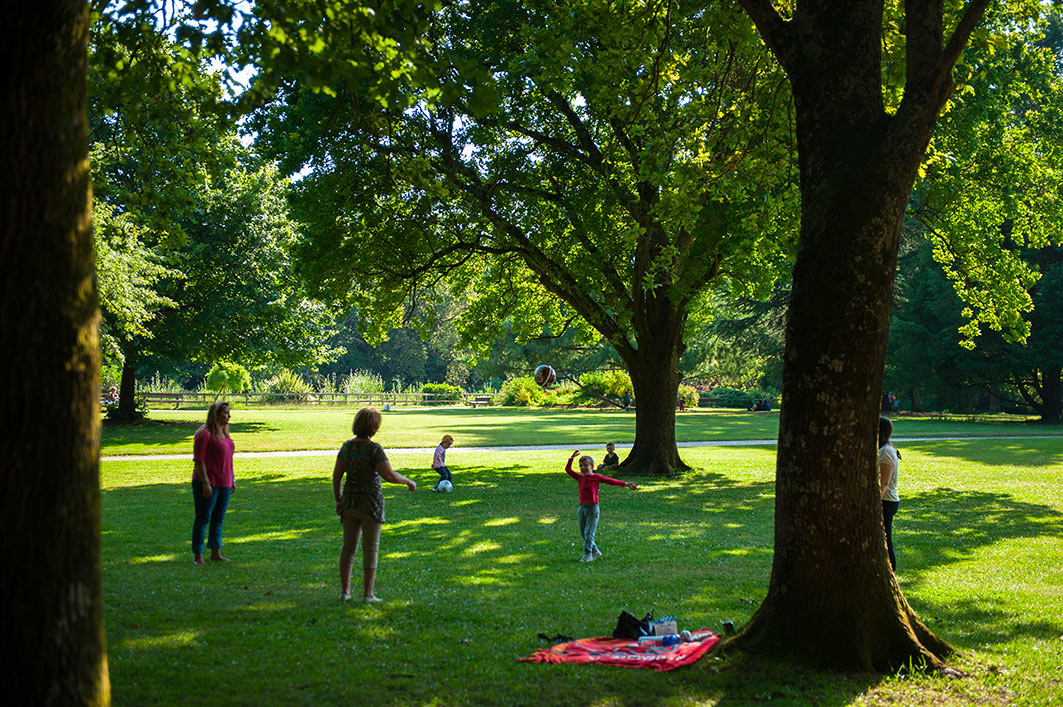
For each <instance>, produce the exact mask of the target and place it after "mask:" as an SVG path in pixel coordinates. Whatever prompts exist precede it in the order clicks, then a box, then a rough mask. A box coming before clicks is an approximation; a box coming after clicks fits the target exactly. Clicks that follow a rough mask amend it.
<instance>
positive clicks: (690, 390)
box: [676, 383, 701, 408]
mask: <svg viewBox="0 0 1063 707" xmlns="http://www.w3.org/2000/svg"><path fill="white" fill-rule="evenodd" d="M676 397H678V398H679V399H680V400H682V401H683V404H684V405H685V406H687V407H688V408H692V407H696V406H697V405H698V404H699V403H700V402H701V399H700V397H699V396H698V391H697V390H695V389H694V387H693V386H690V385H683V384H682V383H680V384H679V393H678V394H677V396H676Z"/></svg>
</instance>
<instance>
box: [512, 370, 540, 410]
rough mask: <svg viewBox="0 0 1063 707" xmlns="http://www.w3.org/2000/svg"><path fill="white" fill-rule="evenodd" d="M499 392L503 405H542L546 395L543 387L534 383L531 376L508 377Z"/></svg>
mask: <svg viewBox="0 0 1063 707" xmlns="http://www.w3.org/2000/svg"><path fill="white" fill-rule="evenodd" d="M501 392H502V393H503V394H504V395H503V397H502V404H503V405H520V406H525V407H526V406H529V405H534V406H538V405H542V404H543V400H544V399H545V397H546V395H545V394H544V393H543V389H542V388H540V387H539V386H537V385H536V384H535V381H534V380H532V378H531V376H524V377H522V378H510V379H509V380H507V381H506V382H505V383H503V384H502V390H501Z"/></svg>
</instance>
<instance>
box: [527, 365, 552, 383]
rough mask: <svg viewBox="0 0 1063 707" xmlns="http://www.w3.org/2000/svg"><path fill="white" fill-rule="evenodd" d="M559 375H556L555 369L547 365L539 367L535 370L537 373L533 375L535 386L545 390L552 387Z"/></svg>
mask: <svg viewBox="0 0 1063 707" xmlns="http://www.w3.org/2000/svg"><path fill="white" fill-rule="evenodd" d="M556 377H557V374H555V373H554V369H553V368H551V367H550V366H547V365H545V364H544V365H542V366H539V367H538V368H536V369H535V373H533V374H532V378H534V379H535V384H536V385H540V386H542V387H543V388H548V387H550V384H551V383H553V382H554V378H556Z"/></svg>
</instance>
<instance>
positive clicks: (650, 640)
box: [639, 633, 679, 646]
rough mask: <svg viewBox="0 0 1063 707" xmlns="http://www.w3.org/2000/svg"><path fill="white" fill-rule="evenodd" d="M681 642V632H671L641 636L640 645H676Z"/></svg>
mask: <svg viewBox="0 0 1063 707" xmlns="http://www.w3.org/2000/svg"><path fill="white" fill-rule="evenodd" d="M677 643H679V634H676V633H670V634H665V635H663V636H654V635H652V634H651V635H649V636H639V645H640V646H645V645H662V646H674V645H676V644H677Z"/></svg>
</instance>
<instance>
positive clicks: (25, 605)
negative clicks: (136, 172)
mask: <svg viewBox="0 0 1063 707" xmlns="http://www.w3.org/2000/svg"><path fill="white" fill-rule="evenodd" d="M9 13H13V16H9V17H8V18H7V27H8V31H7V36H6V37H5V40H4V42H3V43H2V46H3V49H2V50H0V52H2V56H3V65H4V67H5V69H6V71H5V76H6V77H7V79H6V81H7V83H6V85H7V86H8V89H7V90H6V91H4V101H3V109H2V110H3V113H2V115H3V117H2V118H0V134H2V135H3V140H4V141H5V145H6V146H5V149H4V154H5V155H6V156H7V159H6V160H5V165H4V168H3V170H0V174H2V176H0V193H2V194H3V198H4V200H5V204H4V218H3V225H2V228H3V239H2V252H0V263H2V265H0V267H2V269H3V277H2V278H0V282H2V283H3V284H2V287H3V295H2V296H0V308H2V320H3V322H4V337H3V344H2V346H3V360H4V368H3V371H4V378H5V380H4V384H3V390H4V392H5V394H6V395H7V397H6V399H5V406H4V408H5V410H6V411H7V412H6V414H5V423H4V434H3V442H2V445H0V456H2V458H3V460H4V462H3V464H4V474H3V484H4V488H3V493H0V508H2V510H0V513H2V514H3V517H4V518H5V519H7V521H8V522H7V527H6V528H5V530H4V533H3V538H4V540H3V542H4V551H3V557H4V561H5V563H6V565H7V566H6V569H5V572H4V576H5V578H4V581H3V582H2V583H0V587H2V589H0V604H2V605H3V606H4V607H5V608H6V609H7V611H8V613H9V616H8V619H7V621H6V622H5V630H4V634H5V641H4V643H5V644H6V645H7V646H8V648H9V651H8V657H7V658H6V659H5V660H4V678H5V679H4V680H3V684H4V689H5V692H6V694H7V697H8V699H9V700H13V703H14V704H25V705H30V704H32V705H47V704H60V705H70V704H107V703H109V702H110V684H109V680H108V676H107V654H106V647H105V641H104V630H103V599H102V584H101V564H100V489H99V432H100V428H99V409H98V408H99V392H100V391H99V366H100V355H99V341H98V326H99V315H98V310H97V303H96V288H95V273H94V257H93V251H92V234H91V208H90V182H89V169H88V137H87V118H86V61H87V58H86V41H87V33H88V6H87V5H86V3H85V2H84V0H40V1H39V2H31V3H17V4H16V5H14V6H11V8H10V9H9Z"/></svg>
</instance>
